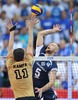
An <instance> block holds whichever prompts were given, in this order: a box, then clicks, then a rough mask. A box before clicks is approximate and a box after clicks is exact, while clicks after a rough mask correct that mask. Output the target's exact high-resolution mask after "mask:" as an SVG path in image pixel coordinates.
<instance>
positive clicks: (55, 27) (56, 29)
mask: <svg viewBox="0 0 78 100" xmlns="http://www.w3.org/2000/svg"><path fill="white" fill-rule="evenodd" d="M53 29H54V30H55V32H60V31H61V30H62V29H61V25H59V24H56V25H54V26H53Z"/></svg>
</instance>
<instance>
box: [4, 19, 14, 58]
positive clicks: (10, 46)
mask: <svg viewBox="0 0 78 100" xmlns="http://www.w3.org/2000/svg"><path fill="white" fill-rule="evenodd" d="M5 23H6V27H7V28H8V29H9V30H10V38H9V45H8V54H7V56H10V55H12V50H13V43H14V31H12V30H11V28H12V27H13V24H12V21H11V19H6V21H5Z"/></svg>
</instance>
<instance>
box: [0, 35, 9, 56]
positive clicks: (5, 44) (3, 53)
mask: <svg viewBox="0 0 78 100" xmlns="http://www.w3.org/2000/svg"><path fill="white" fill-rule="evenodd" d="M7 52H8V39H7V38H6V37H4V40H3V49H2V51H1V56H6V55H7Z"/></svg>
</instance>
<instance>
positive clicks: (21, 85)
mask: <svg viewBox="0 0 78 100" xmlns="http://www.w3.org/2000/svg"><path fill="white" fill-rule="evenodd" d="M32 62H33V58H32V57H31V56H30V55H27V56H26V58H24V60H23V61H20V62H16V61H14V59H13V58H9V59H7V60H6V64H7V68H8V74H9V79H10V83H11V86H12V89H13V92H14V96H15V98H19V97H29V96H34V92H33V81H32Z"/></svg>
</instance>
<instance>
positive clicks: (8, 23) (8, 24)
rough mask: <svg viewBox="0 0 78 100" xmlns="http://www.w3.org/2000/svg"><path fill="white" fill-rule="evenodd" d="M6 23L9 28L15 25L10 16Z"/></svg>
mask: <svg viewBox="0 0 78 100" xmlns="http://www.w3.org/2000/svg"><path fill="white" fill-rule="evenodd" d="M5 25H6V27H7V28H8V29H11V28H12V27H13V24H12V20H11V19H9V18H7V19H6V20H5Z"/></svg>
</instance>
